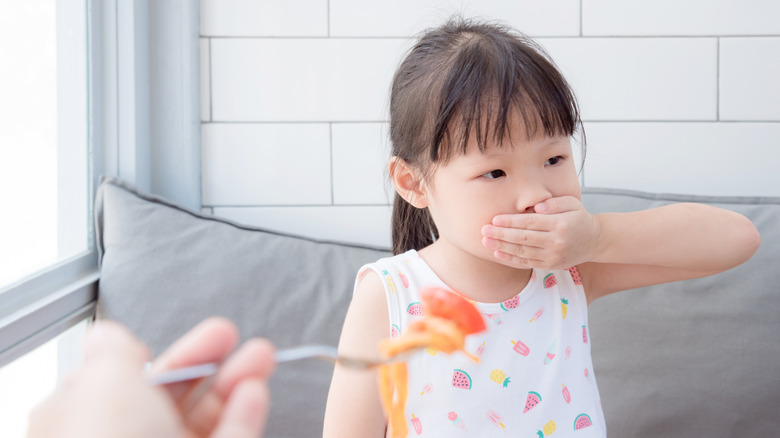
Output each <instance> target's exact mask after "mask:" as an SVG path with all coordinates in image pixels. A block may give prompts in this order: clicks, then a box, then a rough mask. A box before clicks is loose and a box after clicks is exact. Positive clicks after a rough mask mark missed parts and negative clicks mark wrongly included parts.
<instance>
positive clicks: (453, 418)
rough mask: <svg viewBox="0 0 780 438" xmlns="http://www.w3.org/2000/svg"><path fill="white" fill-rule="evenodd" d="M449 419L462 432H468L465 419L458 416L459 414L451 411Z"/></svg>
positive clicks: (448, 415)
mask: <svg viewBox="0 0 780 438" xmlns="http://www.w3.org/2000/svg"><path fill="white" fill-rule="evenodd" d="M447 419H448V420H450V421H452V424H453V425H454V426H455V427H457V428H459V429H460V430H463V431H465V432H468V429H466V424H465V423H464V422H463V419H462V418H460V417H459V416H458V414H457V413H455V412H454V411H450V412H448V413H447Z"/></svg>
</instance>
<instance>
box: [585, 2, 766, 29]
mask: <svg viewBox="0 0 780 438" xmlns="http://www.w3.org/2000/svg"><path fill="white" fill-rule="evenodd" d="M582 32H583V35H585V36H622V35H626V36H628V35H644V36H653V35H657V36H662V35H666V36H671V35H674V36H697V35H777V34H780V2H777V1H775V0H752V1H745V0H685V1H680V0H631V1H626V0H582Z"/></svg>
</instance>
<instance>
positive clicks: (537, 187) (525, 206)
mask: <svg viewBox="0 0 780 438" xmlns="http://www.w3.org/2000/svg"><path fill="white" fill-rule="evenodd" d="M518 192H519V193H518V197H517V211H518V212H520V213H533V212H534V206H535V205H536V204H538V203H540V202H542V201H546V200H548V199H550V198H552V193H551V192H550V190H549V189H548V188H547V187H546V186H545V185H543V184H538V183H536V184H529V185H525V186H524V187H520V188H519V190H518Z"/></svg>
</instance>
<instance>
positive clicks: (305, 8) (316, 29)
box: [200, 0, 328, 37]
mask: <svg viewBox="0 0 780 438" xmlns="http://www.w3.org/2000/svg"><path fill="white" fill-rule="evenodd" d="M200 34H201V35H203V36H221V37H225V36H227V37H235V36H239V37H247V36H253V37H278V36H282V37H291V36H296V37H300V36H304V37H313V36H320V37H321V36H327V35H328V0H262V1H261V0H200Z"/></svg>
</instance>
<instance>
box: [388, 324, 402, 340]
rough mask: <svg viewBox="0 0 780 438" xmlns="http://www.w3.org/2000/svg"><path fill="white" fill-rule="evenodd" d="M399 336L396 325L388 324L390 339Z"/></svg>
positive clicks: (399, 332)
mask: <svg viewBox="0 0 780 438" xmlns="http://www.w3.org/2000/svg"><path fill="white" fill-rule="evenodd" d="M400 337H401V330H400V329H399V328H398V326H397V325H395V324H393V325H392V326H390V339H398V338H400Z"/></svg>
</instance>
